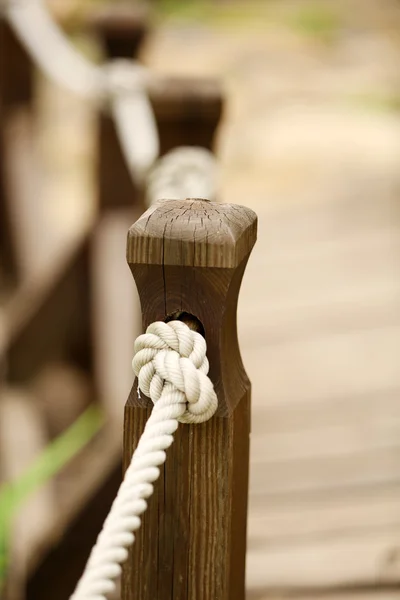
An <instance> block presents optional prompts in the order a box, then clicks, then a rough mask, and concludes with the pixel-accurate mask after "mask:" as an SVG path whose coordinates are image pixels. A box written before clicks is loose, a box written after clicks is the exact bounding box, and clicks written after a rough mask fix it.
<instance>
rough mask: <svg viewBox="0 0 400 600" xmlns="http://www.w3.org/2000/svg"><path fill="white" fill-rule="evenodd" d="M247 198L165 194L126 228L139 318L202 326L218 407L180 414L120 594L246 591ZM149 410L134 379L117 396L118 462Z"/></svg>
mask: <svg viewBox="0 0 400 600" xmlns="http://www.w3.org/2000/svg"><path fill="white" fill-rule="evenodd" d="M256 225H257V218H256V215H255V214H254V213H253V212H252V211H251V210H249V209H247V208H244V207H241V206H234V205H229V204H215V203H211V202H208V201H206V200H195V199H190V200H186V201H182V200H179V201H178V200H170V201H165V202H163V203H158V204H157V205H155V206H153V207H152V208H150V209H149V210H148V211H147V212H146V213H145V214H144V215H143V216H142V217H141V218H140V219H139V220H138V221H137V222H136V223H135V224H134V225H133V226H132V227H131V229H130V230H129V235H128V247H127V257H128V263H129V266H130V268H131V271H132V273H133V276H134V278H135V281H136V285H137V288H138V292H139V296H140V299H141V306H142V317H143V328H146V327H147V326H148V325H149V324H150V323H152V322H153V321H157V320H165V319H171V318H181V319H184V320H186V321H187V322H188V323H190V324H191V326H193V327H196V328H197V329H198V330H199V331H200V332H205V338H206V340H207V347H208V353H207V354H208V358H209V361H210V376H211V379H212V381H213V382H214V385H215V388H216V392H217V395H218V401H219V408H218V412H217V415H216V416H215V417H213V418H212V419H211V420H210V421H208V422H207V423H204V424H202V425H181V426H180V427H179V429H178V432H177V434H176V436H175V441H174V443H173V445H172V447H171V448H170V449H169V450H168V456H167V462H166V465H165V466H164V468H163V470H162V474H161V480H160V481H159V482H157V483H156V484H155V491H154V495H153V497H152V498H151V499H150V501H149V507H148V511H147V512H146V513H145V515H144V519H143V524H142V527H141V529H140V530H139V531H138V534H137V537H136V541H135V545H134V548H133V549H132V551H131V553H130V556H129V559H128V562H127V564H126V565H125V568H124V574H123V582H122V599H123V600H133V599H139V598H140V600H154V598H157V600H216V599H218V600H244V598H245V554H246V515H247V493H248V466H249V464H248V463H249V432H250V383H249V380H248V378H247V375H246V373H245V370H244V368H243V364H242V361H241V357H240V351H239V346H238V340H237V328H236V309H237V302H238V294H239V288H240V284H241V280H242V276H243V273H244V270H245V267H246V263H247V260H248V257H249V255H250V252H251V249H252V247H253V245H254V243H255V240H256ZM150 412H151V402H150V400H149V399H148V398H146V397H143V395H142V397H141V398H139V397H138V393H137V382H135V383H134V385H133V388H132V392H131V395H130V397H129V400H128V402H127V404H126V407H125V440H124V462H125V467H127V465H128V464H129V461H130V458H131V455H132V451H133V449H134V447H135V446H136V444H137V442H138V439H139V437H140V435H141V433H142V430H143V427H144V424H145V422H146V420H147V419H148V417H149V414H150Z"/></svg>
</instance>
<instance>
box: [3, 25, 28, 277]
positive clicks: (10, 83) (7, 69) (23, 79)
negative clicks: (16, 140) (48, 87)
mask: <svg viewBox="0 0 400 600" xmlns="http://www.w3.org/2000/svg"><path fill="white" fill-rule="evenodd" d="M32 98H33V65H32V62H31V60H30V58H29V56H28V54H27V53H26V51H25V49H24V48H23V47H22V46H21V44H20V43H19V41H18V39H17V38H16V36H15V34H14V32H13V31H12V29H11V27H10V26H9V24H8V23H7V21H6V20H5V18H3V17H1V15H0V278H1V285H2V286H4V285H6V286H8V285H14V284H15V283H16V282H17V281H18V279H19V277H20V275H21V273H20V265H19V261H18V256H17V254H18V253H17V249H16V240H15V236H14V231H13V230H14V227H15V224H14V223H13V219H12V216H11V210H10V202H11V199H10V197H9V190H8V186H7V183H6V179H7V174H6V170H5V162H6V157H5V155H6V147H5V145H6V144H5V140H6V129H7V127H8V124H9V120H10V118H11V117H12V115H13V114H15V112H16V111H17V110H20V109H21V108H24V109H25V108H30V107H31V104H32Z"/></svg>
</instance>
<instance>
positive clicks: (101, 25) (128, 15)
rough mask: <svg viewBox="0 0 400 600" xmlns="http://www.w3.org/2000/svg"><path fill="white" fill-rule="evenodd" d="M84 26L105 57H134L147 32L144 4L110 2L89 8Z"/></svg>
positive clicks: (147, 22) (146, 14)
mask: <svg viewBox="0 0 400 600" xmlns="http://www.w3.org/2000/svg"><path fill="white" fill-rule="evenodd" d="M87 25H88V29H89V30H90V31H91V32H92V33H94V34H95V35H96V36H97V37H98V38H99V40H100V42H101V45H102V47H103V51H104V53H105V54H106V56H107V57H108V58H137V56H138V54H139V50H140V47H141V45H142V43H143V41H144V40H145V39H146V37H147V35H148V33H149V11H148V10H147V9H146V7H144V6H137V5H136V6H135V5H134V4H133V5H132V4H115V3H113V4H110V5H109V6H103V7H101V8H96V9H95V10H94V11H92V12H91V13H90V14H89V16H88V20H87Z"/></svg>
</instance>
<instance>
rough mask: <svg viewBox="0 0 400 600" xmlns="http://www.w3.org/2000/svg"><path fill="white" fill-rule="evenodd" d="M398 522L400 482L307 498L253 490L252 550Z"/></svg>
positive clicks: (345, 534) (343, 536) (336, 536)
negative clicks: (259, 493) (261, 495)
mask: <svg viewBox="0 0 400 600" xmlns="http://www.w3.org/2000/svg"><path fill="white" fill-rule="evenodd" d="M399 525H400V486H399V485H397V486H395V485H393V484H389V485H387V486H386V487H384V486H379V487H372V488H371V489H370V490H368V491H365V490H364V491H362V490H359V491H358V492H357V491H352V492H348V493H342V494H340V493H337V492H336V493H334V494H332V495H327V496H325V497H318V496H317V495H314V496H309V497H308V498H307V499H305V498H303V499H299V498H296V496H294V497H290V496H289V497H287V498H286V499H285V501H277V502H274V501H273V500H272V499H271V498H270V499H266V498H255V497H253V496H251V495H250V507H249V521H248V531H249V548H250V550H255V551H257V550H259V549H261V548H267V547H269V548H272V547H279V546H284V545H285V546H286V547H288V548H289V547H292V546H295V545H296V546H297V545H300V544H304V543H310V542H316V541H320V540H333V541H337V540H338V539H340V540H345V539H346V538H348V537H349V536H350V537H351V536H354V535H357V534H359V533H361V534H367V533H374V532H378V531H390V530H391V529H392V528H393V527H398V526H399Z"/></svg>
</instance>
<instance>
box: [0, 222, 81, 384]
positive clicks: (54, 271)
mask: <svg viewBox="0 0 400 600" xmlns="http://www.w3.org/2000/svg"><path fill="white" fill-rule="evenodd" d="M88 243H89V240H88V236H87V232H85V231H84V232H83V233H81V232H80V233H79V235H78V236H77V238H76V239H74V240H72V241H71V243H70V244H68V247H66V248H64V251H63V252H62V253H61V254H60V255H59V256H56V257H55V258H54V262H53V264H52V265H51V268H49V269H46V270H44V271H43V272H41V273H40V275H39V274H37V275H36V276H35V277H33V276H32V278H30V279H28V280H26V281H25V282H24V283H23V284H22V285H21V286H20V287H19V288H18V290H17V291H16V292H15V294H14V295H13V296H12V297H11V298H10V299H9V301H8V302H7V304H6V305H5V306H4V307H3V310H2V311H1V313H0V319H1V325H2V336H1V338H0V344H1V347H0V358H1V360H2V361H4V360H5V358H6V357H7V372H8V374H9V377H10V378H11V379H12V380H13V381H26V380H28V379H29V378H31V377H32V376H33V374H34V373H36V372H37V371H38V369H39V368H40V367H41V366H43V364H45V362H46V361H49V360H57V359H62V358H63V357H64V358H65V357H66V354H65V353H66V352H67V353H68V352H69V354H68V358H75V359H76V363H77V364H78V365H80V366H86V367H87V366H88V364H90V359H89V349H90V336H89V334H88V327H89V326H90V323H89V318H88V315H89V312H88V304H87V303H88V300H89V296H88V291H89V290H88V275H87V264H88V262H87V261H88ZM38 340H40V344H39V343H38ZM33 348H34V349H35V352H32V349H33Z"/></svg>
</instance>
